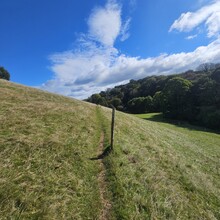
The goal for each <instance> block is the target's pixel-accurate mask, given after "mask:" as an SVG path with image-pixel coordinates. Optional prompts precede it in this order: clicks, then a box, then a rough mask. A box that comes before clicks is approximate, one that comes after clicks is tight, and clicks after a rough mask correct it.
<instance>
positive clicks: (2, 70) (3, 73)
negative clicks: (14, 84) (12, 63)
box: [0, 67, 10, 80]
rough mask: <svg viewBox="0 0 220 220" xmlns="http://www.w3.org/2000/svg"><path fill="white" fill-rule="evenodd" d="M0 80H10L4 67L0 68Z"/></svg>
mask: <svg viewBox="0 0 220 220" xmlns="http://www.w3.org/2000/svg"><path fill="white" fill-rule="evenodd" d="M0 79H5V80H10V74H9V72H8V71H7V70H6V69H5V68H4V67H0Z"/></svg>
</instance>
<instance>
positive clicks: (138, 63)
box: [41, 1, 220, 99]
mask: <svg viewBox="0 0 220 220" xmlns="http://www.w3.org/2000/svg"><path fill="white" fill-rule="evenodd" d="M212 15H213V16H214V13H212ZM108 16H109V18H111V19H113V20H114V21H115V22H114V24H115V26H114V24H111V25H110V26H109V27H106V28H104V31H103V32H101V30H102V28H103V27H105V25H109V20H110V19H108ZM182 17H184V16H182ZM209 18H210V20H211V21H212V18H211V15H210V16H209ZM100 19H101V21H99V20H100ZM111 22H112V21H111ZM208 22H209V20H208V19H207V23H208ZM112 23H113V22H112ZM129 23H130V21H129V20H128V21H127V23H126V22H125V23H124V25H122V24H123V22H122V20H121V9H120V7H119V5H117V4H116V3H115V1H108V3H107V5H106V6H105V7H103V8H96V9H95V10H94V11H93V12H92V14H91V16H90V17H89V22H88V24H89V34H87V35H85V34H84V35H81V37H80V38H79V39H78V42H79V45H80V47H79V48H78V49H77V50H74V51H66V52H63V53H57V54H53V55H51V56H50V60H51V63H52V65H51V69H52V71H53V72H54V78H53V79H52V80H50V81H48V82H46V83H45V84H43V85H42V86H41V88H42V89H45V90H48V91H51V92H55V93H60V94H63V95H66V96H71V97H75V98H78V99H83V98H86V97H88V96H90V95H91V94H93V93H96V92H100V91H102V90H105V89H106V88H109V87H110V88H111V87H113V86H115V85H118V84H122V83H125V82H127V81H128V80H130V79H140V78H143V77H146V76H148V75H161V74H173V73H179V72H182V71H186V70H188V69H195V68H196V67H197V66H198V65H200V64H201V63H206V62H213V63H217V62H219V61H220V38H216V40H214V41H213V42H212V43H210V44H209V45H207V46H200V47H198V48H197V49H195V50H194V51H192V52H188V53H185V52H182V53H177V54H161V55H159V56H156V57H149V58H147V59H142V58H140V57H129V56H126V55H125V54H121V53H119V51H118V50H117V49H116V48H115V47H114V42H115V40H116V39H117V37H119V36H120V35H121V36H122V37H123V36H124V37H125V36H126V33H128V28H129ZM194 23H196V22H194ZM211 23H212V24H213V26H212V25H211V24H209V28H210V30H209V32H210V33H211V31H213V32H215V30H216V29H215V27H216V25H214V22H211ZM174 24H175V23H174ZM123 28H124V29H123ZM175 28H177V22H176V27H175ZM193 37H195V36H191V38H193ZM189 38H190V36H189Z"/></svg>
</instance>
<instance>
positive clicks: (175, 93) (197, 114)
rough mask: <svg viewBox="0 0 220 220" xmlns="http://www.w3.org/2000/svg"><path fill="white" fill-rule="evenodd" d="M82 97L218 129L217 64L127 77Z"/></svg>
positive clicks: (219, 90) (219, 80)
mask: <svg viewBox="0 0 220 220" xmlns="http://www.w3.org/2000/svg"><path fill="white" fill-rule="evenodd" d="M86 101H88V102H92V103H95V104H99V105H103V106H106V107H110V106H111V105H113V106H115V108H116V109H117V110H120V111H124V112H128V113H150V112H162V113H163V116H164V117H165V118H170V119H177V120H187V121H189V122H191V123H194V124H198V125H202V126H205V127H209V128H214V129H220V64H212V63H206V64H202V65H200V66H199V67H198V68H197V70H196V71H194V70H188V71H186V72H184V73H181V74H173V75H169V76H164V75H161V76H150V77H146V78H143V79H140V80H130V82H129V83H127V84H125V85H120V86H116V87H114V88H112V89H107V90H106V91H102V92H100V93H98V94H93V95H92V96H90V97H89V98H88V99H86Z"/></svg>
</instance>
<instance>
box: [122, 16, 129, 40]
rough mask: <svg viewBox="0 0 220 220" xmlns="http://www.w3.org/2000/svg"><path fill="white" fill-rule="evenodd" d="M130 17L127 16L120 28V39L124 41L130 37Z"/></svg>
mask: <svg viewBox="0 0 220 220" xmlns="http://www.w3.org/2000/svg"><path fill="white" fill-rule="evenodd" d="M130 23H131V18H128V19H127V20H126V21H125V23H124V24H123V26H122V28H121V33H120V34H121V41H125V40H127V39H128V38H129V37H130V34H129V28H130Z"/></svg>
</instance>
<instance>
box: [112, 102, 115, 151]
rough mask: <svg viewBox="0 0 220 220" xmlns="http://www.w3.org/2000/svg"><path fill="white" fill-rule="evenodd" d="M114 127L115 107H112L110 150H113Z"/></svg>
mask: <svg viewBox="0 0 220 220" xmlns="http://www.w3.org/2000/svg"><path fill="white" fill-rule="evenodd" d="M114 126H115V107H114V106H112V126H111V150H113V146H114Z"/></svg>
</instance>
